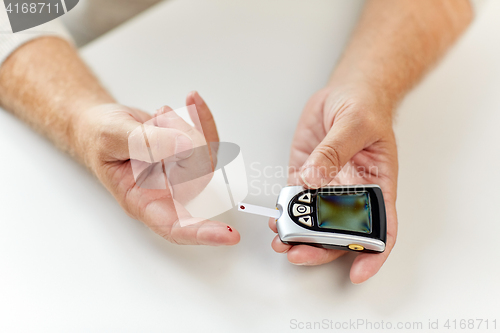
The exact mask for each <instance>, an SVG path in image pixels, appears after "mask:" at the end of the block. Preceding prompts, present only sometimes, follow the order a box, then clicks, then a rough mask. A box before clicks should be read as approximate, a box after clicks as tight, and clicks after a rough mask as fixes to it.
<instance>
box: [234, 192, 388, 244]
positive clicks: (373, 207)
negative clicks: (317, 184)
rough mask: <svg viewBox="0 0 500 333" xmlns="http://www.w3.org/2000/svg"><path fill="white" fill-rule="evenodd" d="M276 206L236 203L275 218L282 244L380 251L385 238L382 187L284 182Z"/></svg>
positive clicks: (240, 208)
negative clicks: (308, 186)
mask: <svg viewBox="0 0 500 333" xmlns="http://www.w3.org/2000/svg"><path fill="white" fill-rule="evenodd" d="M276 208H277V210H278V211H276V210H269V211H265V210H268V209H266V208H263V207H258V206H252V205H248V204H240V207H239V210H241V211H248V212H250V213H255V214H260V215H267V216H272V217H275V218H277V220H276V225H277V229H278V235H279V237H280V239H281V241H282V242H283V243H285V244H291V245H297V244H306V245H312V246H317V247H323V248H329V249H340V250H352V251H358V252H384V250H385V243H386V238H387V229H386V214H385V205H384V198H383V195H382V190H381V189H380V187H379V186H378V185H339V186H327V187H322V188H319V189H316V190H310V189H305V188H303V187H302V186H287V187H285V188H283V189H282V190H281V192H280V194H279V197H278V201H277V204H276Z"/></svg>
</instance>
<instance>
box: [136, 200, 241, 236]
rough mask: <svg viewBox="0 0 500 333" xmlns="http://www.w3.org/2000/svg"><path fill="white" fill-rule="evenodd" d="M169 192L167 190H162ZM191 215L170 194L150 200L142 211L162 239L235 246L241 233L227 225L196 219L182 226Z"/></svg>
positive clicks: (147, 223)
mask: <svg viewBox="0 0 500 333" xmlns="http://www.w3.org/2000/svg"><path fill="white" fill-rule="evenodd" d="M165 192H167V193H170V192H169V191H168V190H167V191H165ZM189 219H196V218H192V217H191V215H190V214H189V213H188V212H187V211H186V210H185V209H184V208H183V207H182V206H181V205H179V204H174V202H173V200H172V197H171V195H170V194H168V195H166V196H165V197H164V198H163V199H161V200H156V201H153V202H150V203H149V204H148V205H147V207H146V208H145V211H144V213H143V214H142V220H143V221H144V223H145V224H146V225H148V226H150V227H151V229H152V230H153V231H154V232H156V233H158V234H159V235H160V236H162V237H164V238H165V239H167V240H169V241H171V242H173V243H176V244H185V245H234V244H237V243H238V242H239V240H240V234H239V233H238V231H237V230H236V229H235V228H232V227H230V226H228V225H227V224H224V223H221V222H218V221H210V220H205V219H201V218H200V219H197V220H198V221H195V222H197V223H194V224H190V225H187V226H181V224H182V223H181V221H184V222H185V223H186V221H187V220H189ZM189 222H192V221H188V223H189Z"/></svg>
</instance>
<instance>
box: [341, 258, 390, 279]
mask: <svg viewBox="0 0 500 333" xmlns="http://www.w3.org/2000/svg"><path fill="white" fill-rule="evenodd" d="M381 255H382V254H368V253H366V254H360V255H359V256H358V257H357V258H356V259H355V260H354V262H353V263H352V267H351V271H350V274H349V276H350V279H351V282H352V283H353V284H361V283H363V282H366V281H367V280H369V279H370V278H371V277H373V276H374V275H375V274H377V272H378V271H379V270H380V268H381V267H382V265H383V261H382V262H380V258H381Z"/></svg>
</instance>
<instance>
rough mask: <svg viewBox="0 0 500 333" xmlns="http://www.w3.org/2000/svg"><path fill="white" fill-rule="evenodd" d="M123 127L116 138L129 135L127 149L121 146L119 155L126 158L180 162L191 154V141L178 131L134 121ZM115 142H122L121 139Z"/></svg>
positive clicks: (149, 161)
mask: <svg viewBox="0 0 500 333" xmlns="http://www.w3.org/2000/svg"><path fill="white" fill-rule="evenodd" d="M123 127H124V129H123V130H122V131H121V132H120V133H118V136H121V137H122V136H124V135H126V134H128V133H130V134H129V135H128V139H127V142H128V147H127V146H125V147H123V145H122V147H119V149H120V150H121V151H120V152H119V153H120V154H121V155H123V156H126V157H127V158H130V159H134V160H139V161H144V162H148V163H154V162H159V161H161V160H162V159H165V158H171V159H173V160H176V161H178V160H182V159H185V158H187V157H189V156H190V155H191V153H192V149H193V141H192V140H191V138H190V137H189V136H188V135H186V134H185V133H184V132H182V131H180V130H178V129H173V128H161V127H157V126H152V125H146V124H141V123H138V122H136V121H134V120H128V121H126V123H125V124H124V126H123ZM117 141H121V142H123V139H121V140H120V139H119V140H117ZM117 148H118V147H117Z"/></svg>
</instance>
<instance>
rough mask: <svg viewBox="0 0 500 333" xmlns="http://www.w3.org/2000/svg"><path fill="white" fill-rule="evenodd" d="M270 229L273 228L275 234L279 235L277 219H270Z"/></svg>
mask: <svg viewBox="0 0 500 333" xmlns="http://www.w3.org/2000/svg"><path fill="white" fill-rule="evenodd" d="M269 228H271V230H272V231H274V233H276V234H277V233H278V227H277V226H276V219H275V218H272V217H271V218H270V219H269Z"/></svg>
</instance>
